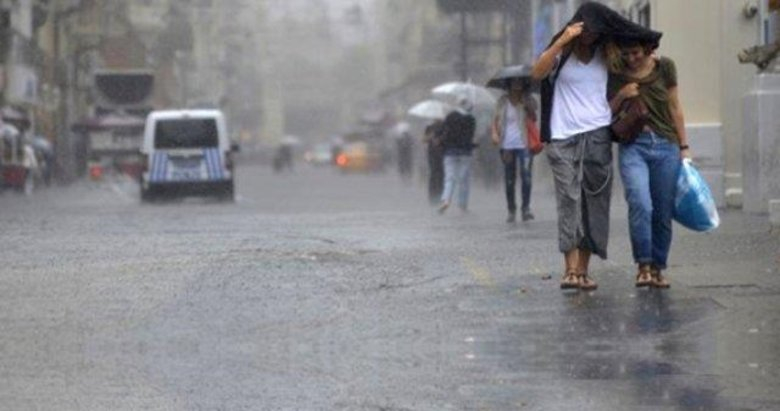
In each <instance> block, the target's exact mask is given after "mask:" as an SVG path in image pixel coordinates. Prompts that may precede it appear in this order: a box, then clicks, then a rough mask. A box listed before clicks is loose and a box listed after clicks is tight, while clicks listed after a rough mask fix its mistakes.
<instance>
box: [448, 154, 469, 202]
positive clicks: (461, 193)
mask: <svg viewBox="0 0 780 411" xmlns="http://www.w3.org/2000/svg"><path fill="white" fill-rule="evenodd" d="M470 178H471V156H470V155H450V154H445V155H444V190H443V191H442V194H441V201H442V202H443V203H447V204H449V203H450V202H452V196H453V194H454V193H455V189H456V188H457V189H458V207H460V208H461V209H463V210H465V209H466V208H467V207H468V203H469V179H470Z"/></svg>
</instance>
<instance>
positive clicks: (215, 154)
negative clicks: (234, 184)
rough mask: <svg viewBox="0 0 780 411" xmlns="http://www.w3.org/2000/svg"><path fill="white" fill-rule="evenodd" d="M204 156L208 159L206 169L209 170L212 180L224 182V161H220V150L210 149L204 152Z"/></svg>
mask: <svg viewBox="0 0 780 411" xmlns="http://www.w3.org/2000/svg"><path fill="white" fill-rule="evenodd" d="M203 154H204V156H205V157H206V168H207V169H208V173H209V179H210V180H222V179H223V178H224V177H223V175H222V161H220V160H221V159H220V153H219V149H218V148H209V149H205V150H203Z"/></svg>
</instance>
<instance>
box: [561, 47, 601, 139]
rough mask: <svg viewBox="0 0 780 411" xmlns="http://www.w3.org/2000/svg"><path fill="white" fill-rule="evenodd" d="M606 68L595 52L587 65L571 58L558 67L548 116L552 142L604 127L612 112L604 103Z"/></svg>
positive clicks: (574, 57) (599, 53)
mask: <svg viewBox="0 0 780 411" xmlns="http://www.w3.org/2000/svg"><path fill="white" fill-rule="evenodd" d="M607 78H608V74H607V66H606V65H605V64H604V60H603V59H602V57H601V51H600V50H596V53H595V54H594V56H593V58H592V59H591V60H590V62H589V63H587V64H586V63H583V62H581V61H580V60H579V59H578V58H577V56H575V55H572V56H570V57H569V58H568V59H567V60H566V64H564V65H563V67H561V69H560V72H559V73H558V79H557V80H556V81H555V94H554V96H553V107H552V112H551V115H550V134H551V138H552V139H553V140H563V139H566V138H569V137H571V136H573V135H575V134H579V133H584V132H586V131H591V130H595V129H598V128H601V127H604V126H608V125H609V124H610V122H611V121H612V111H611V110H610V108H609V102H608V101H607Z"/></svg>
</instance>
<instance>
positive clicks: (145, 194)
mask: <svg viewBox="0 0 780 411" xmlns="http://www.w3.org/2000/svg"><path fill="white" fill-rule="evenodd" d="M152 201H154V193H152V189H151V188H148V189H144V188H143V187H141V202H142V203H151V202H152Z"/></svg>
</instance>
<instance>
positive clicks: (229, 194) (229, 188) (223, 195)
mask: <svg viewBox="0 0 780 411" xmlns="http://www.w3.org/2000/svg"><path fill="white" fill-rule="evenodd" d="M218 196H219V199H220V200H222V201H229V202H231V203H233V202H235V201H236V197H235V183H234V182H233V180H230V181H228V182H227V183H225V186H224V187H223V188H222V190H220V192H219V194H218Z"/></svg>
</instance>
